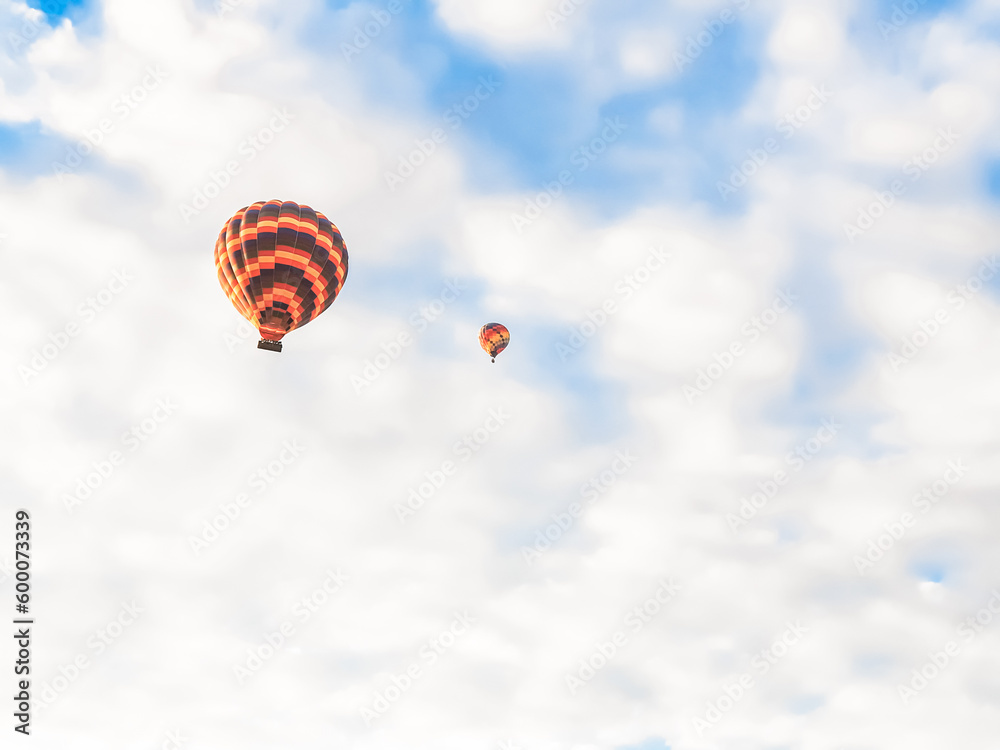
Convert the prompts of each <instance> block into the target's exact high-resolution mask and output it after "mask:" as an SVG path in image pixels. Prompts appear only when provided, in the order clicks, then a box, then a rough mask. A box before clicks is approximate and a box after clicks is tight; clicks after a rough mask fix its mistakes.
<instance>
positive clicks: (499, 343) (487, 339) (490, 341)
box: [479, 323, 510, 362]
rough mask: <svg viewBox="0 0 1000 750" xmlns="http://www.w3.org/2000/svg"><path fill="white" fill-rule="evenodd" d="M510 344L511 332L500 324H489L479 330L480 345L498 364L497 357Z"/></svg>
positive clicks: (492, 360)
mask: <svg viewBox="0 0 1000 750" xmlns="http://www.w3.org/2000/svg"><path fill="white" fill-rule="evenodd" d="M509 343H510V331H508V330H507V327H506V326H504V325H502V324H500V323H487V324H486V325H484V326H483V327H482V328H480V329H479V345H480V346H481V347H483V349H484V350H485V352H486V353H487V354H489V355H490V357H491V360H490V361H491V362H496V361H497V359H496V357H497V355H498V354H499V353H500V352H502V351H503V350H504V349H506V348H507V344H509Z"/></svg>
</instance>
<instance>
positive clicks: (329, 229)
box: [215, 200, 347, 352]
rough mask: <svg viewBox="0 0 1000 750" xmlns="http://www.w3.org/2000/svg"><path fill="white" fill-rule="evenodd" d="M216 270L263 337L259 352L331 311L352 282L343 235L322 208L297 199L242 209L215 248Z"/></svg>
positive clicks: (236, 304) (272, 347)
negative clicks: (296, 201) (347, 282)
mask: <svg viewBox="0 0 1000 750" xmlns="http://www.w3.org/2000/svg"><path fill="white" fill-rule="evenodd" d="M215 270H216V271H217V272H218V274H219V283H220V284H221V285H222V289H223V291H224V292H225V293H226V294H227V295H228V297H229V301H230V302H232V304H233V307H235V308H236V309H237V311H239V313H240V315H242V316H243V317H244V318H246V319H247V320H249V321H250V322H251V323H253V324H254V326H255V327H256V328H257V330H258V331H259V332H260V343H258V344H257V348H258V349H268V350H270V351H275V352H280V351H281V338H282V336H284V335H285V334H286V333H288V332H289V331H294V330H295V329H296V328H301V327H302V326H304V325H305V324H306V323H308V322H309V321H310V320H313V319H314V318H315V317H316V316H317V315H319V314H320V313H321V312H323V311H324V310H326V308H328V307H329V306H330V305H331V304H332V303H333V301H334V300H335V299H336V298H337V295H338V294H339V293H340V290H341V289H342V288H343V287H344V280H345V279H346V278H347V247H346V246H345V245H344V238H343V237H341V236H340V230H339V229H337V227H336V226H335V225H334V224H332V223H331V222H330V220H329V219H327V218H326V217H325V216H324V215H323V214H321V213H320V212H319V211H314V210H313V209H311V208H309V206H300V205H299V204H298V203H292V202H291V201H276V200H275V201H267V202H266V203H264V202H259V203H254V204H253V205H252V206H247V207H246V208H242V209H240V210H239V211H237V212H236V215H235V216H233V217H232V218H231V219H230V220H229V221H228V222H226V226H225V227H223V229H222V231H221V232H220V233H219V238H218V240H216V243H215Z"/></svg>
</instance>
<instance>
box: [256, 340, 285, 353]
mask: <svg viewBox="0 0 1000 750" xmlns="http://www.w3.org/2000/svg"><path fill="white" fill-rule="evenodd" d="M257 348H258V349H267V351H269V352H280V351H281V342H280V341H268V340H267V339H261V340H260V341H258V342H257Z"/></svg>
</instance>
